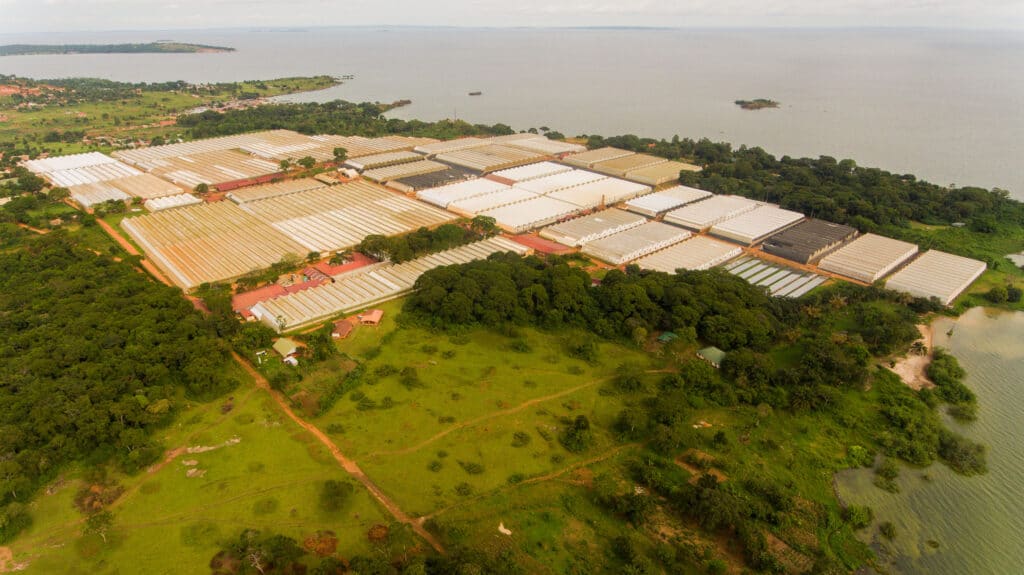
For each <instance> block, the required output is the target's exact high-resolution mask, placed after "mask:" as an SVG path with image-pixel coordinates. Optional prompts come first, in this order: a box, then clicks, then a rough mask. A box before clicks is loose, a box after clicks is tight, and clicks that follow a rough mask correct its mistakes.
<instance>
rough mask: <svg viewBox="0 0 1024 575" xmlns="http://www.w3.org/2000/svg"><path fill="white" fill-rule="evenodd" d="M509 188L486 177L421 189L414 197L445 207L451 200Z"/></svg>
mask: <svg viewBox="0 0 1024 575" xmlns="http://www.w3.org/2000/svg"><path fill="white" fill-rule="evenodd" d="M509 188H510V186H507V185H505V184H500V183H498V182H494V181H491V180H486V179H476V180H465V181H462V182H459V183H456V184H449V185H447V186H441V187H438V188H430V189H429V190H423V191H422V192H419V193H417V194H416V197H417V198H418V199H420V200H422V201H424V202H427V203H428V204H434V205H435V206H438V207H442V208H447V207H448V204H450V203H452V202H457V201H459V200H466V199H469V198H475V197H477V196H483V195H486V194H493V193H494V192H500V191H502V190H507V189H509Z"/></svg>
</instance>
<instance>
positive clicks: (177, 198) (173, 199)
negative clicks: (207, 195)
mask: <svg viewBox="0 0 1024 575" xmlns="http://www.w3.org/2000/svg"><path fill="white" fill-rule="evenodd" d="M201 203H203V200H200V199H199V198H197V197H195V196H193V195H192V194H177V195H174V196H164V197H162V198H152V199H149V200H146V203H145V206H146V209H147V210H149V211H151V212H159V211H162V210H169V209H172V208H182V207H185V206H192V205H195V204H201Z"/></svg>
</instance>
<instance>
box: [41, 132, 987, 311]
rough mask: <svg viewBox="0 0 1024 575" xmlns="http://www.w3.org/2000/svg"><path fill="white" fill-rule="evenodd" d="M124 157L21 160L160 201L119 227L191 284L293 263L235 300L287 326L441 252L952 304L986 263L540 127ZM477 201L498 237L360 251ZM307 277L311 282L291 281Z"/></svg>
mask: <svg viewBox="0 0 1024 575" xmlns="http://www.w3.org/2000/svg"><path fill="white" fill-rule="evenodd" d="M337 148H344V149H345V151H346V154H345V156H344V157H342V156H341V155H340V154H339V153H336V149H337ZM113 156H114V157H110V156H107V155H104V154H101V153H96V152H93V153H86V154H75V155H71V156H63V157H51V158H44V159H38V160H31V161H26V162H24V163H23V165H24V166H25V167H26V168H27V169H29V170H30V171H32V172H34V173H37V174H39V175H40V176H42V177H43V178H45V179H46V180H48V181H49V182H50V183H51V184H53V185H54V186H63V187H67V188H68V190H69V194H70V199H71V201H73V202H75V203H77V204H78V205H79V206H81V207H82V208H84V209H86V210H97V213H99V210H100V209H101V208H104V207H106V206H109V205H112V204H110V202H115V203H116V202H131V203H133V204H135V205H142V206H144V208H145V211H143V210H142V208H133V209H132V210H130V211H129V213H127V214H126V215H125V216H124V217H123V219H120V223H119V225H120V227H121V228H122V229H124V231H125V232H127V235H128V236H129V237H130V238H131V239H132V240H133V241H134V242H135V243H136V244H138V246H140V247H141V248H142V250H143V251H145V253H146V256H147V257H148V258H149V259H150V260H151V261H152V262H153V263H154V264H156V266H157V267H159V268H160V269H161V270H162V271H163V272H164V273H165V274H166V276H167V277H168V278H169V279H170V281H171V282H173V283H174V284H176V285H177V286H179V287H181V288H182V289H184V290H186V291H188V290H192V289H195V288H197V287H198V286H200V285H202V284H206V283H214V282H231V281H233V280H236V279H238V278H242V277H245V276H251V275H252V274H256V273H261V272H265V270H267V269H268V268H270V267H271V266H274V265H276V264H282V265H290V266H292V268H293V269H292V270H291V271H290V272H289V273H287V274H285V275H283V276H281V277H280V278H278V283H275V284H273V285H274V286H276V288H277V289H265V288H269V287H270V286H265V288H260V290H263V291H262V292H259V290H257V292H259V294H257V293H256V292H245V293H244V294H239V296H243V295H244V296H245V297H244V298H242V299H241V300H240V301H245V302H247V303H246V304H245V308H244V309H240V310H237V311H239V312H240V313H242V315H243V316H244V317H245V318H249V319H254V318H255V319H258V320H260V321H262V322H264V323H266V324H267V325H270V326H271V327H273V328H274V329H276V330H279V331H288V330H292V329H299V328H303V327H308V326H311V325H314V324H316V323H318V322H322V321H325V320H327V319H330V318H331V317H332V316H335V315H338V314H343V313H350V312H353V311H358V310H360V309H363V308H365V307H366V306H370V305H373V304H375V303H379V302H381V301H384V300H387V299H390V298H395V297H399V296H401V295H402V294H405V293H407V292H409V291H410V290H412V289H413V285H414V283H415V281H416V278H418V277H419V276H420V275H421V274H422V273H423V272H425V271H427V270H429V269H431V268H432V267H437V266H443V265H450V264H454V263H460V262H467V261H470V260H473V259H477V258H483V257H487V256H488V255H490V254H493V253H496V252H514V253H517V254H521V255H522V254H526V253H528V252H530V251H531V249H533V248H536V249H537V250H538V251H545V252H546V253H565V252H564V251H563V248H562V247H561V246H568V247H566V248H564V250H566V251H568V253H575V252H577V251H578V252H579V254H580V255H582V256H585V257H590V258H592V259H593V261H595V262H600V265H601V266H604V267H607V266H624V265H627V264H636V265H637V266H638V267H639V268H640V269H643V270H652V271H659V272H666V273H675V272H676V271H678V270H706V269H710V268H713V267H720V268H722V269H724V270H725V271H727V272H728V273H731V274H733V275H735V276H737V277H740V278H742V279H744V280H745V281H747V282H749V283H751V284H753V285H756V286H760V287H762V288H764V289H765V291H766V293H769V294H771V295H773V296H778V297H791V298H795V297H800V296H802V295H804V294H806V293H808V292H810V291H811V290H813V289H814V288H816V287H817V286H819V285H821V284H823V283H825V282H828V281H844V280H849V281H854V282H859V283H864V284H867V283H873V282H876V281H879V280H883V279H885V278H887V277H888V280H887V282H886V286H887V287H889V288H890V289H893V290H899V291H903V292H906V293H908V294H911V295H914V296H918V297H929V298H931V297H934V298H937V299H938V300H939V301H941V302H942V303H944V304H947V305H949V304H951V303H952V302H953V300H955V298H956V297H957V296H958V295H959V294H960V293H962V292H963V291H964V290H965V289H967V287H968V286H970V284H971V283H972V282H974V281H975V280H977V279H978V277H979V276H980V275H981V274H982V273H983V272H984V270H985V264H984V263H983V262H980V261H977V260H972V259H968V258H963V257H959V256H954V255H951V254H946V253H943V252H939V251H936V250H931V251H928V252H926V253H924V254H923V255H920V256H919V257H916V259H915V256H917V255H918V247H917V246H915V245H913V244H911V243H907V242H903V241H898V240H894V239H890V238H886V237H883V236H879V235H876V234H864V235H858V233H857V230H855V229H854V228H852V227H849V226H845V225H841V224H836V223H832V222H827V221H824V220H820V219H813V218H812V219H807V218H805V217H804V214H801V213H798V212H795V211H791V210H785V209H781V208H780V207H778V206H775V205H772V204H767V203H764V202H759V201H755V200H751V199H748V198H745V197H740V196H731V195H716V194H713V193H711V192H708V191H705V190H700V189H697V188H692V187H687V186H682V185H679V178H680V172H683V171H688V170H699V169H700V168H699V167H697V166H694V165H692V164H689V163H686V162H685V161H684V160H671V159H667V158H661V157H657V156H653V155H648V154H638V153H635V152H631V151H629V150H622V149H617V148H608V147H605V148H598V149H594V150H587V149H586V147H585V146H582V145H580V144H576V143H572V142H563V141H556V140H550V139H548V138H546V137H545V136H543V135H538V134H528V133H521V134H510V135H507V136H498V137H494V138H482V137H480V138H475V137H470V138H461V139H456V140H450V141H438V140H434V139H429V138H409V137H402V136H386V137H381V138H366V137H361V136H339V135H330V134H324V135H315V136H307V135H303V134H299V133H297V132H292V131H288V130H271V131H265V132H256V133H251V134H242V135H237V136H227V137H222V138H211V139H207V140H197V141H191V142H181V143H174V144H168V145H164V146H156V147H148V148H139V149H130V150H122V151H118V152H115V153H114V154H113ZM309 158H312V159H313V160H314V162H317V163H318V164H317V165H316V166H317V167H316V169H315V170H308V169H306V168H305V167H303V168H302V169H299V168H297V167H295V168H293V167H292V166H296V165H298V163H299V160H303V162H302V164H303V165H304V166H308V165H309V161H308V159H309ZM122 211H123V210H122ZM478 216H482V217H484V218H489V219H490V220H492V221H493V223H494V224H495V226H496V230H497V231H496V233H497V234H498V235H494V236H492V237H490V238H488V239H485V240H482V241H478V242H475V243H471V244H467V245H464V246H461V247H457V248H454V249H451V250H448V251H443V252H438V253H433V254H427V255H423V256H421V257H418V258H416V259H414V260H411V261H406V262H404V263H400V264H395V263H391V262H388V261H386V260H385V261H379V262H378V261H375V260H374V259H372V258H369V257H366V256H364V255H362V254H355V259H354V260H353V259H352V258H351V257H350V256H351V254H349V250H351V249H353V248H355V247H356V246H358V245H359V244H360V242H362V240H363V239H365V238H366V237H367V236H370V235H382V236H397V235H401V234H406V233H410V232H414V231H417V230H420V229H424V228H425V229H432V228H436V227H438V226H441V225H444V224H449V223H455V224H457V225H461V226H467V227H468V226H469V225H470V224H469V222H468V219H470V218H476V217H478ZM115 223H116V222H115ZM480 223H481V222H473V225H474V226H475V225H478V224H480ZM549 240H550V241H549ZM332 256H333V257H332ZM328 259H330V262H332V263H330V264H328V263H327V261H328ZM338 259H340V260H342V261H346V262H356V263H351V265H350V264H336V263H335V262H336V261H337V260H338ZM306 260H308V263H303V262H304V261H306ZM303 266H305V267H303ZM353 267H355V268H358V269H352V268H353ZM295 278H303V280H302V281H301V282H298V283H297V284H295V285H294V286H293V285H292V284H291V283H289V282H294V281H298V280H296V279H295ZM314 280H315V281H314ZM260 294H262V295H260Z"/></svg>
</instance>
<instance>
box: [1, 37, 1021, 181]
mask: <svg viewBox="0 0 1024 575" xmlns="http://www.w3.org/2000/svg"><path fill="white" fill-rule="evenodd" d="M154 39H175V40H180V41H192V42H199V43H207V44H218V45H227V46H233V47H236V48H238V51H237V52H234V53H229V54H180V55H179V54H173V55H168V54H159V55H156V54H140V55H77V56H22V57H13V58H12V57H6V58H2V59H0V73H8V74H10V73H14V74H19V75H25V76H32V77H43V78H45V77H66V76H98V77H104V78H111V79H117V80H125V81H140V80H143V81H162V80H179V79H182V80H189V81H228V80H244V79H254V78H273V77H280V76H289V75H291V76H294V75H306V74H333V75H342V74H354V75H355V76H356V79H355V80H353V81H350V82H348V83H346V84H345V85H344V86H340V87H338V88H334V89H331V90H328V91H326V92H325V93H321V94H316V95H315V96H312V97H313V98H316V99H320V100H327V99H334V98H344V99H348V100H355V101H362V100H379V101H388V102H390V101H394V100H398V99H411V100H413V105H412V106H409V107H407V108H403V109H401V110H399V111H397V112H396V113H395V116H396V117H401V118H420V119H424V120H436V119H442V118H448V117H458V118H462V119H465V120H469V121H472V122H486V123H495V122H504V123H508V124H510V125H512V126H513V127H514V128H517V129H525V128H529V127H541V126H548V127H551V128H553V129H557V130H560V131H563V132H565V133H566V134H569V135H577V134H587V133H600V134H605V135H612V134H620V133H635V134H639V135H650V136H655V137H671V136H673V135H675V134H679V135H680V136H689V137H693V138H700V137H708V138H711V139H714V140H719V141H729V142H732V143H734V144H736V145H739V144H747V145H758V146H762V147H764V148H765V149H767V150H768V151H770V152H772V153H773V154H776V155H784V154H788V155H792V156H798V155H799V156H805V155H810V156H817V155H820V154H827V155H831V156H836V157H849V158H853V159H855V160H856V161H857V162H858V163H859V164H861V165H865V166H878V167H882V168H885V169H888V170H891V171H895V172H901V173H915V174H917V175H918V176H920V177H923V178H925V179H928V180H930V181H933V182H936V183H939V184H950V183H956V184H960V185H968V184H970V185H980V186H984V187H993V186H997V187H1001V188H1004V189H1009V190H1011V192H1013V193H1014V194H1015V196H1017V197H1021V198H1024V162H1021V161H1020V152H1021V146H1020V134H1022V133H1024V113H1022V112H1021V110H1024V74H1021V73H1020V72H1021V70H1024V37H1022V36H1021V35H1020V34H1013V33H1008V32H998V33H997V32H991V33H983V32H951V31H942V32H939V31H914V30H895V31H893V30H890V31H864V30H860V31H792V30H791V31H764V30H761V31H750V30H551V29H548V30H456V29H416V28H404V29H403V28H397V29H370V28H354V29H346V28H333V29H332V28H322V29H310V30H292V31H241V30H228V31H204V32H153V33H127V32H122V33H102V34H75V35H62V36H54V35H0V42H2V43H13V42H50V43H58V42H90V41H91V42H108V43H109V42H128V41H151V40H154ZM476 90H479V91H483V92H484V95H483V96H480V97H470V96H468V95H467V93H468V92H470V91H476ZM310 97H311V96H309V95H306V96H302V97H300V98H298V99H309V98H310ZM757 97H766V98H773V99H776V100H778V101H780V102H782V104H783V106H782V108H781V109H777V110H762V111H758V112H748V111H744V110H740V109H739V108H738V107H737V106H735V105H734V104H733V103H732V102H733V100H736V99H750V98H757Z"/></svg>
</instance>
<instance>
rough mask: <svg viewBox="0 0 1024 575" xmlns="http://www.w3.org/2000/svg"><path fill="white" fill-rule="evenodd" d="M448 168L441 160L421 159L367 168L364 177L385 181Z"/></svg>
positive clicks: (375, 180)
mask: <svg viewBox="0 0 1024 575" xmlns="http://www.w3.org/2000/svg"><path fill="white" fill-rule="evenodd" d="M446 169H448V166H446V165H444V164H442V163H440V162H434V161H431V160H420V161H418V162H410V163H408V164H398V165H394V166H385V167H383V168H377V169H375V170H367V171H365V172H363V177H364V178H366V179H368V180H373V181H374V182H380V183H384V182H388V181H391V180H398V179H401V178H407V177H409V176H418V175H420V174H429V173H430V172H440V171H441V170H446Z"/></svg>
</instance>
